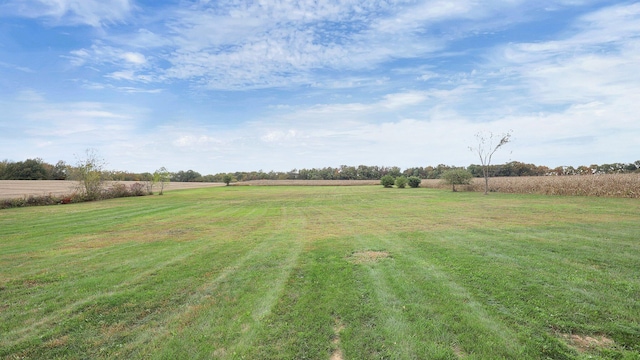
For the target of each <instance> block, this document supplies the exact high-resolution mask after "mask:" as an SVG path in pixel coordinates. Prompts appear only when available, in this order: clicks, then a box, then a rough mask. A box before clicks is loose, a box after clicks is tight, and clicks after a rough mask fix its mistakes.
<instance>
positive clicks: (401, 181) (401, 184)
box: [395, 176, 408, 189]
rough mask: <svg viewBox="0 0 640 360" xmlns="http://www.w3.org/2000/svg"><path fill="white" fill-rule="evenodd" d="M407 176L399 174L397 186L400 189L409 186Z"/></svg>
mask: <svg viewBox="0 0 640 360" xmlns="http://www.w3.org/2000/svg"><path fill="white" fill-rule="evenodd" d="M407 181H408V180H407V178H406V177H404V176H399V177H397V178H396V181H395V183H396V186H397V187H398V188H400V189H404V188H405V187H406V186H407Z"/></svg>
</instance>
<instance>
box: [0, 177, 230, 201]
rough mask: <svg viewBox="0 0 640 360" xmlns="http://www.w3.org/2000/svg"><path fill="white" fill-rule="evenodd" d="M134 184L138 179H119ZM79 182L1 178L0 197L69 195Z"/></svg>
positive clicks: (199, 185) (174, 186)
mask: <svg viewBox="0 0 640 360" xmlns="http://www.w3.org/2000/svg"><path fill="white" fill-rule="evenodd" d="M119 183H122V184H126V185H129V184H133V183H136V181H119ZM77 184H78V183H77V182H75V181H63V180H0V199H14V198H20V197H23V196H29V195H48V194H52V195H69V194H71V193H73V192H74V191H75V189H76V186H77ZM222 185H224V184H222V183H191V182H189V183H179V182H173V183H170V184H169V186H167V187H165V191H170V190H180V189H194V188H202V187H211V186H222Z"/></svg>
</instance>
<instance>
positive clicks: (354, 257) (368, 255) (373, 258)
mask: <svg viewBox="0 0 640 360" xmlns="http://www.w3.org/2000/svg"><path fill="white" fill-rule="evenodd" d="M388 257H389V253H388V252H386V251H371V250H366V251H357V252H354V253H353V254H351V256H350V257H349V261H351V262H352V263H354V264H366V263H375V262H378V261H380V260H381V259H386V258H388Z"/></svg>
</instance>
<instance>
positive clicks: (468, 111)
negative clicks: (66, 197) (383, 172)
mask: <svg viewBox="0 0 640 360" xmlns="http://www.w3.org/2000/svg"><path fill="white" fill-rule="evenodd" d="M639 110H640V2H633V1H629V2H627V1H596V0H593V1H591V0H558V1H551V0H540V1H527V0H503V1H495V0H483V1H478V0H457V1H454V0H379V1H376V0H360V1H358V0H290V1H285V0H254V1H250V0H192V1H186V0H184V1H183V0H176V1H161V0H0V160H3V159H7V160H10V161H23V160H26V159H29V158H41V159H43V160H44V161H46V162H49V163H52V164H55V163H56V162H57V161H58V160H63V161H65V162H67V163H69V164H74V163H77V162H78V161H79V160H80V159H82V158H83V156H84V154H85V153H86V151H87V149H93V150H94V151H95V152H96V153H97V154H99V156H100V157H101V158H103V159H104V161H105V162H106V164H107V165H106V167H107V168H109V169H111V170H121V171H131V172H146V171H149V172H153V171H154V170H156V169H158V168H160V167H163V166H164V167H166V168H167V169H168V170H169V171H179V170H185V171H186V170H195V171H198V172H200V173H202V174H203V175H204V174H216V173H221V172H235V171H257V170H263V171H267V172H268V171H271V170H274V171H290V170H292V169H300V168H307V169H309V168H322V167H329V166H331V167H338V166H340V165H349V166H357V165H378V166H399V167H401V168H403V169H406V168H409V167H423V166H428V165H432V166H435V165H438V164H446V165H453V166H467V165H469V164H478V163H479V159H478V156H477V154H475V153H474V152H472V151H470V150H469V147H470V146H471V147H474V146H477V143H478V141H477V138H476V135H477V134H478V133H480V134H484V135H485V136H486V135H489V134H494V135H495V136H497V137H499V136H500V135H501V134H505V133H511V134H512V137H511V140H512V141H511V142H510V143H509V144H507V145H506V146H504V147H503V148H501V149H499V150H498V152H496V154H495V155H494V157H493V163H496V164H499V163H505V162H508V161H521V162H526V163H534V164H536V165H546V166H549V167H556V166H563V165H564V166H579V165H590V164H604V163H613V162H634V161H636V160H640V147H639V146H638V144H640V111H639Z"/></svg>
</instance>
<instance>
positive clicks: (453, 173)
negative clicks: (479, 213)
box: [441, 169, 473, 191]
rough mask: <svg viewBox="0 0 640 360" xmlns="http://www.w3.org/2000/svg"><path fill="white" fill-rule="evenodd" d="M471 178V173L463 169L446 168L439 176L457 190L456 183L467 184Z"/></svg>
mask: <svg viewBox="0 0 640 360" xmlns="http://www.w3.org/2000/svg"><path fill="white" fill-rule="evenodd" d="M472 178H473V175H471V173H470V172H468V171H467V170H464V169H453V170H447V171H445V172H444V173H442V176H441V179H442V181H444V182H445V183H447V184H449V185H451V186H452V190H453V191H457V190H456V185H469V184H470V183H471V179H472Z"/></svg>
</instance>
